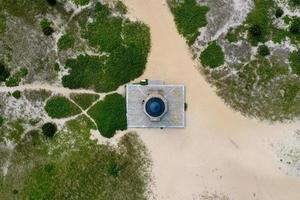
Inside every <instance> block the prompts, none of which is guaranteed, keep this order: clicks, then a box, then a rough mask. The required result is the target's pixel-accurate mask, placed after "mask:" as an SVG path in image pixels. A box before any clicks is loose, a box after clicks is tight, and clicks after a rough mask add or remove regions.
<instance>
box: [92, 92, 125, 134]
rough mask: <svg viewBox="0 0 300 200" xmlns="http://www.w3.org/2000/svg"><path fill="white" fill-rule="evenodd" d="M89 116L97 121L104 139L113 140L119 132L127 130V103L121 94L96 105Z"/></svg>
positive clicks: (111, 96) (108, 97)
mask: <svg viewBox="0 0 300 200" xmlns="http://www.w3.org/2000/svg"><path fill="white" fill-rule="evenodd" d="M88 114H89V115H90V116H91V117H92V118H93V119H94V120H95V121H96V123H97V126H98V129H99V131H100V133H101V135H103V136H104V137H107V138H111V137H113V136H114V134H115V133H116V131H117V130H125V129H126V128H127V118H126V102H125V98H124V97H123V96H121V95H119V94H116V93H115V94H111V95H108V96H106V97H105V98H104V100H103V101H99V102H98V103H96V104H95V105H94V106H93V107H92V108H90V110H89V111H88Z"/></svg>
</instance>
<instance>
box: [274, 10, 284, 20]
mask: <svg viewBox="0 0 300 200" xmlns="http://www.w3.org/2000/svg"><path fill="white" fill-rule="evenodd" d="M283 14H284V12H283V10H282V9H281V8H277V9H276V12H275V17H276V18H280V17H282V15H283Z"/></svg>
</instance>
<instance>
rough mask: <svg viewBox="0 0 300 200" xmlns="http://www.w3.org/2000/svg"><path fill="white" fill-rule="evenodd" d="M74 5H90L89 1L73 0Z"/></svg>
mask: <svg viewBox="0 0 300 200" xmlns="http://www.w3.org/2000/svg"><path fill="white" fill-rule="evenodd" d="M73 1H74V3H75V4H76V5H80V6H84V5H87V4H89V3H90V0H73Z"/></svg>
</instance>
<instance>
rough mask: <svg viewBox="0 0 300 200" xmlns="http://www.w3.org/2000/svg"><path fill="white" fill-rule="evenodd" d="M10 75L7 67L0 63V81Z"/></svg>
mask: <svg viewBox="0 0 300 200" xmlns="http://www.w3.org/2000/svg"><path fill="white" fill-rule="evenodd" d="M9 76H10V73H9V71H8V69H7V68H6V67H5V66H4V65H3V64H1V63H0V83H1V82H3V81H6V79H7V78H8V77H9Z"/></svg>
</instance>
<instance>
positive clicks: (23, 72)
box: [5, 67, 28, 87]
mask: <svg viewBox="0 0 300 200" xmlns="http://www.w3.org/2000/svg"><path fill="white" fill-rule="evenodd" d="M27 74H28V69H27V68H25V67H23V68H21V69H20V71H18V72H17V73H15V74H13V75H12V76H10V77H9V78H8V79H7V80H6V82H5V85H6V86H7V87H16V86H18V85H19V84H20V82H21V80H22V78H24V77H25V76H27Z"/></svg>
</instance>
